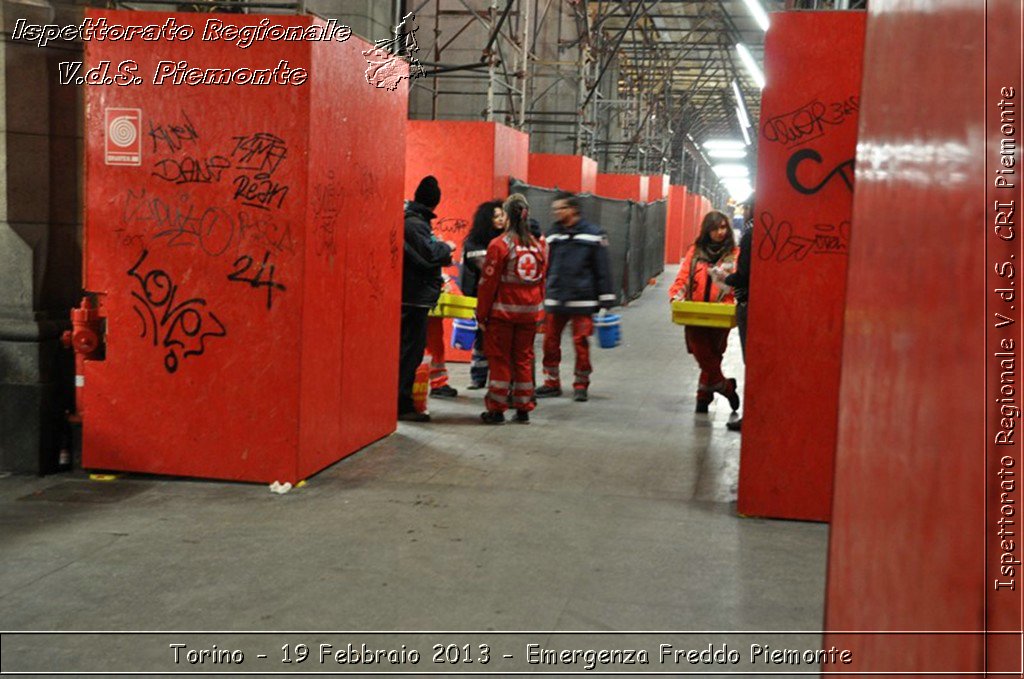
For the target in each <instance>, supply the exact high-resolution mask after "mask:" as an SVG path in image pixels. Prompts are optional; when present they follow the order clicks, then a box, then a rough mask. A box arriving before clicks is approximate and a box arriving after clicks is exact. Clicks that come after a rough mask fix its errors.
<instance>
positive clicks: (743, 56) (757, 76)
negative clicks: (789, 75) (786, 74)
mask: <svg viewBox="0 0 1024 679" xmlns="http://www.w3.org/2000/svg"><path fill="white" fill-rule="evenodd" d="M736 51H737V52H739V55H740V61H742V62H743V65H744V66H746V68H747V73H749V74H750V77H751V78H753V79H754V82H755V83H757V86H758V87H760V88H761V89H762V90H763V89H764V73H762V72H761V67H760V66H758V65H757V62H756V61H754V55H752V54H751V53H750V50H748V49H747V46H746V45H744V44H743V43H741V42H738V43H736Z"/></svg>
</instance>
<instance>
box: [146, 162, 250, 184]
mask: <svg viewBox="0 0 1024 679" xmlns="http://www.w3.org/2000/svg"><path fill="white" fill-rule="evenodd" d="M230 168H231V161H230V160H228V159H227V158H225V157H224V156H210V157H209V158H192V157H189V156H186V157H184V158H164V159H163V160H158V161H157V162H156V163H154V164H153V169H154V172H153V173H152V174H153V176H154V177H156V178H157V179H163V180H164V181H166V182H171V183H173V184H211V183H213V182H219V181H220V177H221V174H222V173H223V172H224V170H227V169H230Z"/></svg>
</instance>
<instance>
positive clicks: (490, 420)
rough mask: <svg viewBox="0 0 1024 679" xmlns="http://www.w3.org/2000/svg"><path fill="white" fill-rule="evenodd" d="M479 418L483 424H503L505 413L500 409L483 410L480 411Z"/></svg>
mask: <svg viewBox="0 0 1024 679" xmlns="http://www.w3.org/2000/svg"><path fill="white" fill-rule="evenodd" d="M480 420H481V421H482V422H483V423H484V424H505V413H503V412H501V411H500V410H485V411H483V412H482V413H480Z"/></svg>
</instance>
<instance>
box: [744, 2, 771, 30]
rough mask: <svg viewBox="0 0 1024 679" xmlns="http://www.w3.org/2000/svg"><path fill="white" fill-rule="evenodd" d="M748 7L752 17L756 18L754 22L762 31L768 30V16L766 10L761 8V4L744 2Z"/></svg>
mask: <svg viewBox="0 0 1024 679" xmlns="http://www.w3.org/2000/svg"><path fill="white" fill-rule="evenodd" d="M743 2H744V3H746V5H747V9H748V10H750V14H751V16H753V17H754V21H756V22H757V25H758V26H760V27H761V30H762V31H767V30H768V15H767V14H765V11H764V8H763V7H761V3H760V2H758V1H757V0H743Z"/></svg>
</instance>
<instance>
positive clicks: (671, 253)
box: [665, 185, 686, 264]
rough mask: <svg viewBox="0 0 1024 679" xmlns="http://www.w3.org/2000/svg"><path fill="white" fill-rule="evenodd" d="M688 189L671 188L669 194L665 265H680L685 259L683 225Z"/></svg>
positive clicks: (681, 187)
mask: <svg viewBox="0 0 1024 679" xmlns="http://www.w3.org/2000/svg"><path fill="white" fill-rule="evenodd" d="M685 214H686V187H685V186H674V185H673V186H671V187H669V192H668V213H667V215H668V216H667V219H668V222H667V223H666V225H665V263H666V264H678V263H679V261H680V260H681V259H682V258H683V237H684V236H683V223H684V217H685Z"/></svg>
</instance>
